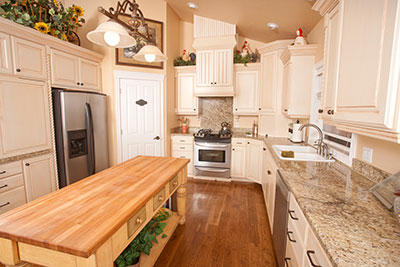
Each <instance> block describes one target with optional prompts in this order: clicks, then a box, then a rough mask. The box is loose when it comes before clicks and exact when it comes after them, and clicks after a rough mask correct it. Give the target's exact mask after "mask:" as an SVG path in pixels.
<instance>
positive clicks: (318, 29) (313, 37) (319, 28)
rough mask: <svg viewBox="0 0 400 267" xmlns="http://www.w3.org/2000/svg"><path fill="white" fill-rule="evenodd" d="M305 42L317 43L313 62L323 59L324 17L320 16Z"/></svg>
mask: <svg viewBox="0 0 400 267" xmlns="http://www.w3.org/2000/svg"><path fill="white" fill-rule="evenodd" d="M306 39H307V42H308V43H309V44H317V45H318V49H317V54H316V55H315V63H317V62H319V61H321V60H323V59H324V40H325V27H324V19H323V18H322V19H321V20H320V21H319V22H318V23H317V25H315V27H314V28H313V29H312V30H311V32H310V33H309V34H308V35H307V38H306Z"/></svg>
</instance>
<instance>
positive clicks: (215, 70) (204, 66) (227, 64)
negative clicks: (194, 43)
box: [195, 49, 233, 96]
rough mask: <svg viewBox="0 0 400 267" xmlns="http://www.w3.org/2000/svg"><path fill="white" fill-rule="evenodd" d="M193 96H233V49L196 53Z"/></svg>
mask: <svg viewBox="0 0 400 267" xmlns="http://www.w3.org/2000/svg"><path fill="white" fill-rule="evenodd" d="M195 95H197V96H233V49H216V50H200V51H197V55H196V89H195Z"/></svg>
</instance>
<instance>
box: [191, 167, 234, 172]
mask: <svg viewBox="0 0 400 267" xmlns="http://www.w3.org/2000/svg"><path fill="white" fill-rule="evenodd" d="M196 169H198V170H199V171H206V172H228V171H229V169H215V168H203V167H196Z"/></svg>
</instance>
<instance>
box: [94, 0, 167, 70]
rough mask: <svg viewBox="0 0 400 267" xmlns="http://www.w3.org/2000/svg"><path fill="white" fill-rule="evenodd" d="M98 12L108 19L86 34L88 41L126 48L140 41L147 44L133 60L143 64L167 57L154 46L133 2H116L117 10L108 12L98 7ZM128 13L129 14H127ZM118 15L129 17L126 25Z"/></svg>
mask: <svg viewBox="0 0 400 267" xmlns="http://www.w3.org/2000/svg"><path fill="white" fill-rule="evenodd" d="M98 11H99V12H100V13H102V14H104V15H105V16H107V17H109V18H110V19H109V20H108V21H106V22H103V23H101V24H100V25H99V26H98V27H97V28H96V29H95V30H94V31H91V32H89V33H88V34H87V38H88V39H89V41H91V42H93V43H95V44H98V45H103V46H109V47H115V48H127V47H132V46H135V45H136V40H137V39H141V40H143V41H144V42H145V43H147V44H146V45H145V46H144V47H142V49H140V50H139V52H138V53H137V54H136V55H135V56H134V57H133V59H135V60H138V61H143V62H162V61H166V60H167V57H166V56H165V55H164V54H163V53H162V52H161V50H160V49H159V48H158V47H157V46H156V43H155V36H153V34H151V33H150V31H149V27H148V25H147V23H146V22H145V20H144V16H143V13H142V11H141V10H140V9H139V5H138V4H137V3H136V1H135V0H125V1H123V2H122V4H121V2H118V4H117V9H116V10H115V9H114V8H112V7H110V8H109V11H107V10H105V9H104V8H102V7H99V9H98ZM127 12H130V13H127ZM120 15H123V16H129V17H130V19H129V20H128V22H127V23H125V22H124V21H122V20H120V19H119V18H118V17H119V16H120Z"/></svg>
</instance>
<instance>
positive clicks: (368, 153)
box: [362, 146, 374, 163]
mask: <svg viewBox="0 0 400 267" xmlns="http://www.w3.org/2000/svg"><path fill="white" fill-rule="evenodd" d="M373 152H374V150H373V149H372V148H370V147H366V146H365V147H363V152H362V160H363V161H366V162H369V163H372V153H373Z"/></svg>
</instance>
